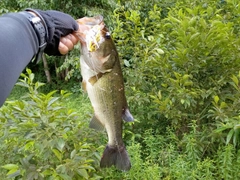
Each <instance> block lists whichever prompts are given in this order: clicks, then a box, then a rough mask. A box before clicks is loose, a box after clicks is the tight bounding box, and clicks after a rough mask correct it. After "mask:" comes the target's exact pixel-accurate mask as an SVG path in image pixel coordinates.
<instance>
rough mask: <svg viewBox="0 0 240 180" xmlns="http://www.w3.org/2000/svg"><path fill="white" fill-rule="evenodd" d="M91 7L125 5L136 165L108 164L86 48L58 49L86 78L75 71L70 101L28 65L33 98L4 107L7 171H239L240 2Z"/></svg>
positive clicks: (117, 36) (118, 37) (175, 175)
mask: <svg viewBox="0 0 240 180" xmlns="http://www.w3.org/2000/svg"><path fill="white" fill-rule="evenodd" d="M10 2H12V1H9V2H7V1H6V2H4V3H10ZM19 2H21V3H22V1H19ZM30 2H32V1H29V3H30ZM51 2H53V1H51ZM54 2H55V1H54ZM56 2H57V1H56ZM63 2H65V1H63ZM24 3H28V2H24ZM69 3H73V4H74V3H75V1H73V0H72V1H69V2H67V3H66V5H65V6H61V3H60V4H59V5H56V6H52V7H59V8H60V6H61V7H62V8H63V10H64V11H68V10H69V12H70V6H68V4H69ZM83 4H84V3H83ZM84 5H86V7H88V8H89V7H90V6H95V5H96V6H98V8H99V9H98V10H97V11H95V10H96V9H95V8H96V6H95V7H93V8H89V9H88V10H86V9H85V10H86V11H85V12H84V13H83V14H84V15H94V14H95V13H97V12H101V11H103V10H104V9H106V8H107V7H111V8H112V9H113V8H114V9H115V10H114V11H112V9H111V8H109V11H107V12H106V14H105V21H106V22H107V24H108V27H109V29H110V30H111V31H112V37H113V39H114V41H115V43H116V46H117V49H118V52H119V55H120V57H121V61H122V67H123V73H124V78H125V79H124V80H125V89H126V96H127V99H128V102H129V107H130V110H131V112H132V114H133V116H134V118H135V122H134V123H133V124H124V136H125V137H124V139H125V143H126V147H127V150H128V152H129V155H130V157H131V162H132V169H131V170H130V171H129V172H119V171H117V170H116V169H115V168H109V169H99V168H98V167H99V165H98V161H99V154H98V153H99V152H100V153H101V152H102V150H103V146H102V144H103V145H104V144H105V143H106V142H105V140H103V136H102V133H101V132H94V131H90V130H89V129H88V128H87V127H86V126H87V125H86V124H85V119H88V118H90V114H92V109H91V107H90V104H89V101H88V99H87V96H86V95H83V94H81V90H79V88H78V87H79V84H78V83H79V81H80V79H81V77H80V75H79V72H78V68H79V67H78V66H79V64H78V60H77V59H78V57H79V50H78V48H79V47H76V49H74V51H73V52H72V53H71V54H69V55H68V56H67V57H66V59H61V60H59V59H58V60H59V61H57V59H54V58H52V57H49V60H50V61H52V62H53V64H54V63H55V62H57V63H56V64H57V67H59V66H60V64H63V65H62V66H61V67H60V68H59V73H60V72H62V71H65V70H66V69H68V68H69V69H68V70H69V71H68V72H69V74H68V75H67V76H66V77H67V78H68V77H69V78H71V77H77V78H76V79H74V78H71V79H68V84H69V85H70V87H69V88H68V89H70V90H71V91H72V92H74V93H75V94H74V95H70V96H69V97H68V99H66V97H65V96H68V93H66V92H64V91H62V95H61V96H60V97H55V96H54V94H56V93H57V92H56V91H53V92H50V93H46V94H43V93H39V89H38V88H39V87H40V86H41V85H42V84H39V83H32V79H33V78H32V77H30V76H33V75H31V74H32V73H30V72H29V71H28V72H29V74H28V75H27V76H26V75H25V76H24V77H25V80H23V81H22V85H24V84H25V86H27V88H28V90H29V92H30V93H29V95H28V97H26V98H25V97H23V99H22V98H21V99H20V100H17V101H9V102H8V103H7V105H6V106H4V107H3V108H2V109H1V111H0V112H1V113H0V118H1V129H2V131H1V133H2V134H1V136H2V138H1V143H2V144H3V146H1V148H0V149H1V151H2V152H5V153H2V154H4V157H2V159H0V162H1V164H2V167H3V169H5V170H4V173H5V174H7V173H8V175H9V176H16V177H18V178H19V179H20V178H21V177H24V176H25V177H26V176H31V175H35V176H36V177H39V178H40V177H41V178H43V177H44V178H45V177H48V178H49V179H51V178H54V179H57V178H59V179H81V178H85V179H87V178H88V179H91V178H92V179H94V178H95V179H98V178H99V179H100V178H101V177H103V178H102V179H164V180H170V179H177V180H178V179H179V180H183V179H184V180H185V179H190V180H191V179H193V180H194V179H209V180H211V179H214V180H215V179H239V178H240V170H239V165H240V158H239V157H240V156H239V155H240V154H239V153H240V151H239V143H240V133H239V132H240V128H239V127H240V126H239V120H240V118H239V117H240V111H239V105H240V83H239V82H240V71H239V69H240V62H239V60H240V53H239V49H240V38H239V37H240V36H239V35H240V34H239V32H240V31H239V29H240V28H239V24H240V16H239V12H240V3H239V1H237V0H221V1H214V0H209V1H205V0H198V1H197V0H192V1H190V0H182V1H178V0H171V1H169V0H161V1H157V0H152V1H149V2H148V3H146V2H145V1H142V0H140V1H133V0H121V1H108V3H107V4H104V2H103V1H88V2H85V4H84ZM1 7H2V6H1ZM46 7H47V6H46ZM48 7H50V6H48ZM44 8H45V6H44ZM76 8H78V6H74V7H73V11H71V13H72V14H73V15H74V16H75V17H76V15H77V13H80V11H79V12H75V10H76ZM74 9H75V10H74ZM83 9H84V8H83ZM111 11H112V13H111ZM54 68H55V67H54ZM64 78H65V77H64ZM27 81H28V83H27ZM29 84H31V85H29ZM54 88H57V89H58V90H60V89H61V88H60V87H59V86H58V87H56V86H55V87H54ZM60 92H61V91H60ZM60 94H61V93H60ZM78 95H80V96H81V100H79V98H76V96H78ZM69 99H70V100H69ZM79 104H84V105H81V106H80V105H79ZM64 105H65V106H71V108H72V107H73V108H74V109H75V110H67V109H66V108H64V107H65V106H64ZM54 109H55V110H54ZM76 117H77V118H76ZM77 119H81V120H82V121H81V122H80V121H78V120H77ZM29 128H30V129H29ZM40 144H41V145H44V147H46V148H42V146H40ZM6 152H7V153H6ZM12 154H14V156H13V155H12ZM29 167H31V168H32V169H33V170H34V171H35V172H34V174H31V173H30V172H29ZM79 170H80V171H79ZM60 176H61V177H60ZM32 178H34V176H32Z"/></svg>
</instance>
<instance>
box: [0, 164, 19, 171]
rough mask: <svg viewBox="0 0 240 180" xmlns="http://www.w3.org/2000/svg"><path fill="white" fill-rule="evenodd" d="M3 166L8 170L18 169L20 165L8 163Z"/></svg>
mask: <svg viewBox="0 0 240 180" xmlns="http://www.w3.org/2000/svg"><path fill="white" fill-rule="evenodd" d="M1 167H2V168H4V169H7V170H12V169H18V165H16V164H6V165H4V166H1Z"/></svg>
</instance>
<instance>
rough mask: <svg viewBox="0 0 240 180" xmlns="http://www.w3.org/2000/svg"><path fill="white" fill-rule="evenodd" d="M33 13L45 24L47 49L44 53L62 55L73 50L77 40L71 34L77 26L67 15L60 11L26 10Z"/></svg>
mask: <svg viewBox="0 0 240 180" xmlns="http://www.w3.org/2000/svg"><path fill="white" fill-rule="evenodd" d="M27 11H30V12H32V13H35V14H36V15H37V16H39V17H40V18H41V19H43V20H44V21H45V23H46V26H47V30H48V37H47V39H46V41H47V47H46V48H45V50H44V52H45V53H46V54H48V55H63V54H66V53H68V51H69V50H71V49H73V47H74V45H75V44H77V42H78V38H77V37H76V36H75V35H74V34H73V32H75V31H77V30H78V28H79V26H78V24H77V22H76V21H75V20H74V19H73V18H72V17H71V16H70V15H69V14H65V13H63V12H60V11H54V10H48V11H42V10H35V9H27Z"/></svg>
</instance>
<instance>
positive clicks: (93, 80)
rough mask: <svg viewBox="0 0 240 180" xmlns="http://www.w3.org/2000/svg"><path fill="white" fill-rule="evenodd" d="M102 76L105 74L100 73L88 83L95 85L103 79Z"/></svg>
mask: <svg viewBox="0 0 240 180" xmlns="http://www.w3.org/2000/svg"><path fill="white" fill-rule="evenodd" d="M102 75H103V73H98V74H97V75H95V76H92V77H91V78H89V79H88V82H90V83H91V84H92V85H94V84H95V83H96V82H97V81H98V80H99V79H100V78H101V77H102Z"/></svg>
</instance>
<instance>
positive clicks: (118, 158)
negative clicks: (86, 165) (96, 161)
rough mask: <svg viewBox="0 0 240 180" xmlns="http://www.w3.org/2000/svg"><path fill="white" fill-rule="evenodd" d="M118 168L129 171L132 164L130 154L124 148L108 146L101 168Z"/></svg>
mask: <svg viewBox="0 0 240 180" xmlns="http://www.w3.org/2000/svg"><path fill="white" fill-rule="evenodd" d="M112 165H114V166H116V168H117V169H119V170H122V171H129V170H130V168H131V163H130V160H129V157H128V153H127V151H126V148H125V147H124V146H121V147H110V146H106V148H105V150H104V152H103V156H102V159H101V162H100V167H101V168H104V167H110V166H112Z"/></svg>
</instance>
